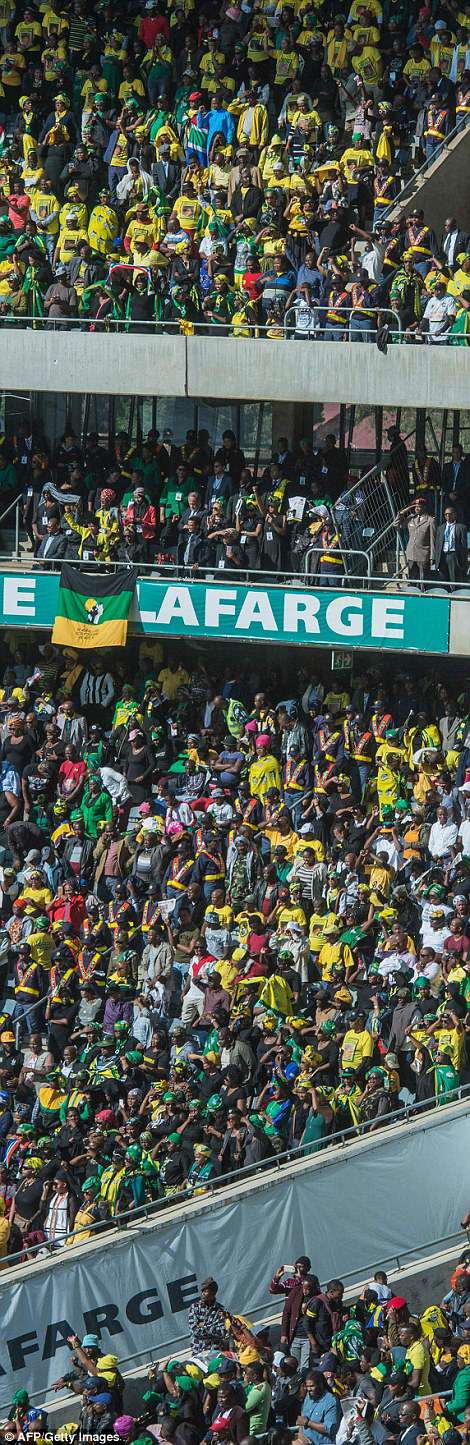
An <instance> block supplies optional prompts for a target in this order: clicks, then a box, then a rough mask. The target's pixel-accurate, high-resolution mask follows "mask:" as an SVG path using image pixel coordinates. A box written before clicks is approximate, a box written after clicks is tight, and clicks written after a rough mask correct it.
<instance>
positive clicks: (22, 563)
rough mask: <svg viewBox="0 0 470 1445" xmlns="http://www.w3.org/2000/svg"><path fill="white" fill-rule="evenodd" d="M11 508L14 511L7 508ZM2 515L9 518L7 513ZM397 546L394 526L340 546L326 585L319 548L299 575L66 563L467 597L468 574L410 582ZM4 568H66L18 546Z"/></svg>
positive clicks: (150, 576)
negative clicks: (359, 543) (362, 545)
mask: <svg viewBox="0 0 470 1445" xmlns="http://www.w3.org/2000/svg"><path fill="white" fill-rule="evenodd" d="M14 505H15V504H14V503H12V508H13V506H14ZM8 510H11V509H10V508H9V509H8ZM4 515H5V516H6V515H7V513H5V514H4ZM0 520H1V519H0ZM15 530H16V532H17V536H18V534H19V531H20V525H19V523H18V524H16V523H15ZM397 548H398V551H400V550H401V543H400V539H399V538H397V530H396V528H395V527H394V525H393V524H392V523H390V525H389V526H388V527H386V528H385V529H384V531H383V532H382V533H381V534H379V535H378V536H377V537H376V538H375V540H373V542H372V545H371V547H370V548H369V550H368V551H366V550H365V549H352V548H348V547H344V546H343V545H342V544H341V546H340V548H339V550H338V552H337V556H338V558H339V559H340V561H341V563H342V566H343V571H339V569H336V568H334V567H333V566H332V569H331V573H330V574H329V579H328V582H327V581H326V580H325V574H324V573H323V574H318V575H317V574H316V572H315V566H316V562H317V560H318V556H319V548H318V546H317V545H315V546H313V545H312V546H311V547H308V548H307V550H306V552H304V553H303V556H302V557H301V558H300V559H299V567H300V569H301V570H299V571H298V572H290V571H287V570H286V571H282V572H280V570H279V568H277V569H276V571H273V572H269V571H267V570H266V569H264V570H261V569H258V570H257V571H253V570H251V569H250V568H249V567H243V566H242V567H239V568H229V567H225V568H224V569H223V572H221V571H220V570H216V569H215V568H214V564H213V563H211V564H208V565H206V566H203V565H198V567H197V570H196V571H193V569H192V568H191V567H185V566H184V565H183V564H181V565H178V564H177V563H176V562H174V563H171V562H140V561H138V562H126V561H125V560H124V561H117V562H98V561H96V562H93V561H87V562H82V561H80V559H79V558H76V557H72V558H68V559H67V560H69V561H71V562H72V564H73V566H74V567H76V568H79V569H80V571H83V572H86V573H87V574H89V575H90V576H93V575H95V574H96V573H102V572H103V570H105V571H106V572H115V571H117V570H122V568H123V567H127V568H131V567H132V568H133V569H134V571H135V573H136V575H137V578H138V579H139V578H142V580H146V581H155V582H158V581H162V582H178V581H179V582H185V583H187V584H189V583H197V582H214V583H217V584H218V585H219V586H220V584H221V581H223V582H232V583H238V584H239V585H243V586H244V585H247V584H249V586H250V587H253V588H254V587H260V588H262V587H269V588H285V587H286V586H289V585H294V586H295V587H297V588H300V587H308V588H311V587H314V588H315V590H321V589H322V587H324V588H325V590H326V588H327V587H329V586H330V585H331V579H332V578H333V579H334V584H335V586H336V587H337V589H338V590H342V589H343V588H346V589H348V588H354V591H356V592H364V591H365V592H367V591H374V592H380V591H382V590H384V589H390V584H391V583H393V582H396V584H397V587H399V589H400V591H403V590H405V589H406V590H409V591H410V592H412V593H413V595H416V594H417V593H422V594H424V595H425V594H426V593H427V594H430V595H433V594H434V595H435V594H436V593H438V594H441V593H442V594H443V595H446V594H448V593H449V592H452V593H455V592H459V593H464V594H465V595H467V594H468V591H469V588H470V576H469V578H468V580H467V579H464V580H463V581H462V580H461V581H459V582H453V583H450V582H448V581H445V580H444V579H443V578H441V577H439V576H438V575H437V574H436V575H435V576H434V575H433V576H432V577H430V578H423V579H422V580H421V579H420V580H419V581H418V580H417V579H411V578H408V577H407V576H406V575H405V573H404V570H403V568H401V569H400V566H399V565H398V564H397V560H396V552H397ZM353 558H358V559H359V564H360V563H361V559H362V564H363V565H362V566H361V570H360V571H354V570H353V563H352V559H353ZM5 564H8V565H9V566H10V567H12V568H13V567H14V566H16V567H18V568H19V569H20V570H21V571H25V572H32V573H33V574H34V573H36V574H44V573H49V574H56V575H57V574H58V573H60V570H61V565H62V564H61V561H60V559H58V558H51V560H50V561H49V560H48V559H47V558H46V559H43V558H35V557H33V556H32V554H29V553H26V554H22V553H21V551H20V550H19V545H18V542H17V545H16V548H15V550H14V551H13V552H0V567H1V566H2V565H3V566H5ZM375 565H382V571H381V572H374V571H373V567H374V566H375Z"/></svg>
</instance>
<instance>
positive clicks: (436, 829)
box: [428, 808, 458, 861]
mask: <svg viewBox="0 0 470 1445" xmlns="http://www.w3.org/2000/svg"><path fill="white" fill-rule="evenodd" d="M457 838H458V828H457V824H456V823H452V821H451V819H450V818H449V815H448V812H447V808H438V810H437V818H436V822H435V823H433V825H432V828H431V832H430V834H429V843H428V848H429V852H430V854H431V858H439V859H442V860H443V861H445V860H447V859H450V858H452V857H453V856H454V850H455V845H456V842H457Z"/></svg>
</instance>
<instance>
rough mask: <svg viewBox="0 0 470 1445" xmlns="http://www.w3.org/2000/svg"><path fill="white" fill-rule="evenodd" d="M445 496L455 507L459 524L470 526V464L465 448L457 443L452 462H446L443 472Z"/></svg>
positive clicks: (453, 450) (453, 449)
mask: <svg viewBox="0 0 470 1445" xmlns="http://www.w3.org/2000/svg"><path fill="white" fill-rule="evenodd" d="M442 485H443V488H444V496H445V498H446V500H447V499H448V500H449V502H450V504H451V506H453V507H455V510H456V513H457V517H458V519H459V522H460V521H462V522H465V524H466V526H467V527H469V526H470V462H469V460H468V457H464V454H463V447H462V446H460V443H457V445H456V446H455V447H452V461H451V462H446V464H445V467H444V468H443V472H442Z"/></svg>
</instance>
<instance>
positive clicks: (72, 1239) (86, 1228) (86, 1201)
mask: <svg viewBox="0 0 470 1445" xmlns="http://www.w3.org/2000/svg"><path fill="white" fill-rule="evenodd" d="M100 1192H101V1180H100V1179H99V1177H98V1175H97V1174H90V1175H89V1177H88V1179H84V1181H83V1184H82V1195H83V1199H82V1203H81V1204H79V1206H78V1209H77V1213H76V1215H75V1219H74V1222H73V1230H72V1233H71V1234H70V1235H69V1237H68V1239H67V1240H66V1247H69V1246H71V1245H74V1244H84V1243H85V1241H86V1240H87V1239H92V1238H93V1233H94V1226H96V1225H97V1224H98V1223H99V1220H100V1204H99V1200H100Z"/></svg>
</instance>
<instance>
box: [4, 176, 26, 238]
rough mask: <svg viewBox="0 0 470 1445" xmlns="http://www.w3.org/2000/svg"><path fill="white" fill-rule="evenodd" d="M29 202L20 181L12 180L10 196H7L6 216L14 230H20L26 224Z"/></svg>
mask: <svg viewBox="0 0 470 1445" xmlns="http://www.w3.org/2000/svg"><path fill="white" fill-rule="evenodd" d="M30 204H31V203H30V199H29V196H27V195H26V194H25V191H24V188H23V183H22V181H20V180H19V179H18V180H14V181H13V188H12V192H11V196H9V198H8V216H9V220H10V221H11V224H12V226H13V229H14V230H15V231H22V230H23V228H24V226H25V225H26V222H27V219H28V213H29V207H30Z"/></svg>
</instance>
